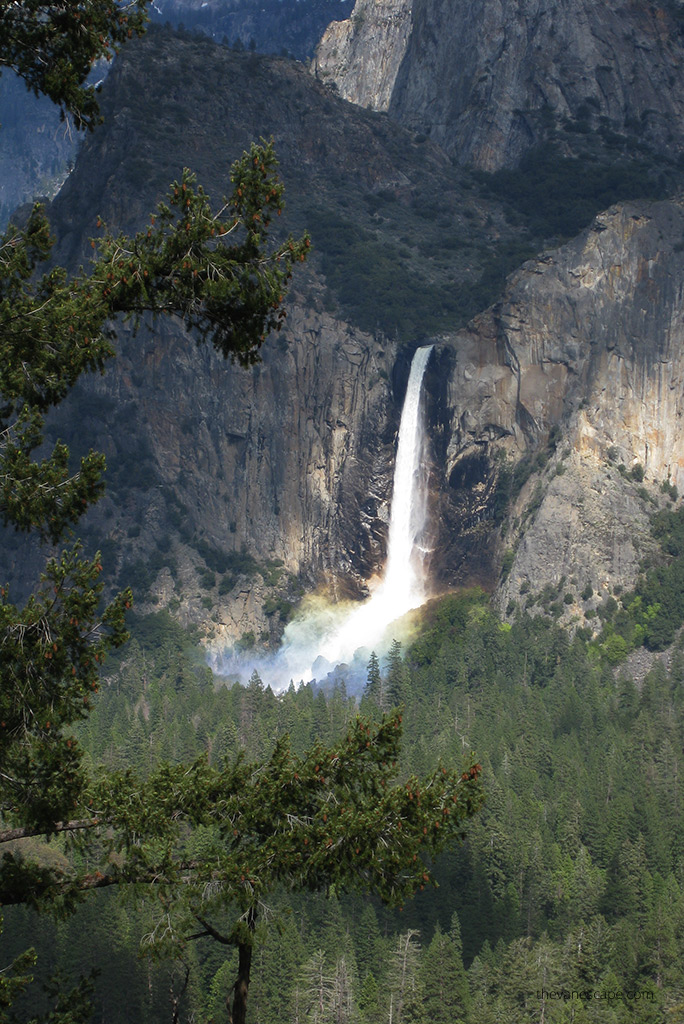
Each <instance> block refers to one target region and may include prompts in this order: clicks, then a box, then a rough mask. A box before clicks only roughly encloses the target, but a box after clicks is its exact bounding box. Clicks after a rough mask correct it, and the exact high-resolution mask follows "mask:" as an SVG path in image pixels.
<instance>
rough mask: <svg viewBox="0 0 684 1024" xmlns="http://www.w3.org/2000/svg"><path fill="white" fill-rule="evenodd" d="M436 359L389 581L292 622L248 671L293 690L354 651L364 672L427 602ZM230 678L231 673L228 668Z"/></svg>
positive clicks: (399, 471)
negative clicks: (400, 623)
mask: <svg viewBox="0 0 684 1024" xmlns="http://www.w3.org/2000/svg"><path fill="white" fill-rule="evenodd" d="M431 352H432V345H428V346H426V347H424V348H419V349H418V350H417V351H416V353H415V354H414V356H413V361H412V363H411V372H410V374H409V379H408V384H407V386H406V396H405V398H404V406H403V409H402V412H401V421H400V424H399V439H398V444H397V458H396V463H395V468H394V485H393V490H392V504H391V507H390V525H389V535H388V542H387V563H386V565H385V572H384V575H383V578H382V579H381V580H380V582H379V583H378V584H377V586H376V588H375V589H374V590H373V592H372V593H371V596H370V597H369V598H368V600H366V601H364V602H363V603H362V604H356V605H354V606H352V608H351V610H349V606H347V608H346V609H345V611H344V612H342V611H341V609H339V608H338V607H335V606H333V607H330V606H328V607H327V608H325V609H323V610H318V611H315V612H311V613H310V614H309V615H305V616H304V617H302V618H300V619H296V620H295V621H293V622H291V623H289V625H288V626H287V628H286V630H285V634H284V636H283V643H282V646H281V648H280V650H279V651H278V653H277V654H276V655H275V656H274V657H273V658H271V659H268V658H267V659H262V658H255V659H253V660H250V661H249V663H248V664H247V663H245V664H243V665H242V666H241V667H242V668H243V669H247V670H248V671H251V669H252V668H256V670H257V671H258V673H259V675H260V676H261V678H262V679H263V680H264V682H268V683H270V685H271V686H272V687H273V689H275V690H280V689H283V687H285V686H288V685H289V682H290V680H293V681H294V682H295V683H296V682H299V681H300V680H303V681H305V682H308V681H310V680H311V679H313V678H314V677H316V678H318V679H320V678H322V677H324V676H325V675H326V674H327V673H328V672H329V671H331V670H332V669H334V668H335V666H336V665H339V664H340V663H350V662H352V661H353V660H354V654H355V652H360V654H361V656H362V658H363V664H364V667H365V662H366V661H367V659H368V655H369V654H370V651H371V650H372V649H373V648H375V649H376V650H377V649H379V648H381V647H382V646H383V640H386V641H388V640H389V639H391V637H389V638H388V637H387V636H386V634H387V632H388V627H389V626H390V624H391V623H393V622H395V621H396V620H397V619H400V618H401V617H402V616H404V615H406V613H407V612H409V611H411V610H412V609H413V608H418V607H419V606H420V605H421V604H423V603H424V601H425V600H426V597H427V593H426V587H425V577H424V566H423V562H424V556H425V549H424V547H423V546H422V545H421V539H422V538H421V535H422V533H423V531H424V528H425V521H426V513H427V473H426V471H425V466H424V458H423V456H424V447H425V444H424V429H423V417H422V415H421V401H420V399H421V391H422V384H423V377H424V375H425V370H426V367H427V364H428V360H429V358H430V354H431ZM357 661H358V658H357ZM216 667H217V668H218V665H217V666H216ZM235 667H236V668H237V667H238V666H235ZM224 671H231V669H230V666H229V665H227V664H225V663H224Z"/></svg>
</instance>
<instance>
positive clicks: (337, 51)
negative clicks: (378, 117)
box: [312, 0, 412, 110]
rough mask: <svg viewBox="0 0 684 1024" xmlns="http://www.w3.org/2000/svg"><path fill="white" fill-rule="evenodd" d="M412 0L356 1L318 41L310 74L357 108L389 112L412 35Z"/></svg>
mask: <svg viewBox="0 0 684 1024" xmlns="http://www.w3.org/2000/svg"><path fill="white" fill-rule="evenodd" d="M411 7H412V0H357V3H356V6H355V7H354V12H353V14H352V16H351V17H350V18H348V19H347V20H346V21H333V22H331V24H330V25H329V26H328V28H327V29H326V31H325V34H324V35H323V38H322V39H321V42H320V43H319V45H318V48H317V50H316V55H315V57H314V60H313V65H312V67H313V70H314V74H315V75H316V76H317V77H319V76H320V78H321V79H322V80H323V81H329V82H334V83H335V85H336V87H337V89H338V90H339V92H340V95H341V96H343V97H344V99H346V100H350V102H352V103H357V104H358V105H359V106H361V107H369V108H370V109H371V110H388V108H389V105H390V101H391V98H392V90H393V89H394V83H395V82H396V79H397V75H398V74H399V68H400V67H401V62H402V61H403V59H404V55H405V53H406V47H407V45H408V41H409V36H410V34H411Z"/></svg>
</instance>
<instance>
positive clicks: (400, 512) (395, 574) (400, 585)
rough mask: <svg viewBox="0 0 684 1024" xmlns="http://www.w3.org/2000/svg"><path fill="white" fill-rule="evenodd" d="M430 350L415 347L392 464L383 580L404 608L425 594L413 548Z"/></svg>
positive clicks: (420, 505) (422, 507)
mask: <svg viewBox="0 0 684 1024" xmlns="http://www.w3.org/2000/svg"><path fill="white" fill-rule="evenodd" d="M431 352H432V345H428V346H426V347H425V348H419V349H418V350H417V351H416V353H415V355H414V356H413V362H412V363H411V372H410V374H409V379H408V384H407V386H406V397H405V398H404V407H403V409H402V412H401V422H400V424H399V441H398V444H397V460H396V463H395V467H394V486H393V489H392V504H391V506H390V509H391V515H390V527H389V538H388V544H387V566H386V568H385V577H384V580H383V584H382V586H383V589H384V590H387V591H388V592H389V593H394V594H401V598H400V601H401V602H402V603H406V606H407V611H408V610H409V609H410V608H415V607H417V605H418V604H422V602H423V600H424V597H425V592H424V580H423V574H422V557H420V558H419V560H418V561H419V564H418V565H416V558H417V555H418V552H416V550H415V548H416V544H417V541H418V540H419V538H420V535H421V533H422V531H423V528H424V527H425V516H426V512H427V492H426V483H427V478H426V475H425V474H424V473H421V468H422V466H421V463H422V456H423V447H424V432H423V420H422V417H421V415H420V412H421V410H420V396H421V392H422V387H423V377H424V376H425V369H426V367H427V364H428V360H429V358H430V353H431Z"/></svg>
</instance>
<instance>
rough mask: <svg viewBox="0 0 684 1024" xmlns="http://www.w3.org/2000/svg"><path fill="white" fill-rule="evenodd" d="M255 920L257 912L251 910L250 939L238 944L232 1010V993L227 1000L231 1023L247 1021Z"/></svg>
mask: <svg viewBox="0 0 684 1024" xmlns="http://www.w3.org/2000/svg"><path fill="white" fill-rule="evenodd" d="M255 922H256V914H255V913H254V911H253V910H251V911H250V912H249V917H248V918H247V923H248V925H249V932H250V937H249V941H248V942H240V943H239V944H238V973H237V978H236V980H235V984H234V985H233V1006H232V1010H231V1007H230V994H229V995H228V999H227V1000H226V1003H227V1006H228V1020H229V1021H230V1024H246V1021H247V994H248V992H249V974H250V971H251V968H252V948H253V943H252V936H253V935H254V925H255Z"/></svg>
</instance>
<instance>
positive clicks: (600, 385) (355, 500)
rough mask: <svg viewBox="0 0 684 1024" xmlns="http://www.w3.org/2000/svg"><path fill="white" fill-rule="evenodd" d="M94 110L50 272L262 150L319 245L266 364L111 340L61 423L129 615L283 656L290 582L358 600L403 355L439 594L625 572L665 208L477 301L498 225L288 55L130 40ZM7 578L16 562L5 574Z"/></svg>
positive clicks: (671, 207)
mask: <svg viewBox="0 0 684 1024" xmlns="http://www.w3.org/2000/svg"><path fill="white" fill-rule="evenodd" d="M208 91H209V92H210V93H211V95H212V102H211V104H208V103H207V102H206V96H207V93H208ZM103 112H104V114H105V125H104V126H103V128H102V129H101V130H100V131H98V132H97V133H95V134H94V136H93V137H92V138H90V139H88V140H87V141H86V144H85V145H84V146H83V148H82V151H81V153H80V154H79V158H78V161H77V165H76V167H75V169H74V172H73V173H72V175H70V177H69V179H68V181H67V183H66V184H65V186H64V188H63V189H62V191H61V193H60V195H59V196H58V198H57V199H56V200H55V201H54V203H53V204H52V208H51V216H52V219H53V223H54V226H55V229H56V233H57V236H58V238H59V246H58V252H57V256H58V258H59V260H60V261H61V262H63V263H66V264H67V265H69V266H72V267H73V266H76V265H78V263H79V262H81V261H83V260H84V259H85V258H86V257H87V253H88V252H89V245H88V238H89V236H90V234H92V233H94V232H95V223H96V218H97V216H98V215H102V216H103V217H104V219H105V220H107V221H108V222H109V223H110V225H111V226H112V227H114V228H118V227H120V228H123V229H126V230H131V229H134V228H136V227H137V226H138V225H139V224H140V223H141V222H142V220H143V218H145V217H146V215H147V213H148V212H149V210H150V209H151V208H152V207H153V205H154V202H155V201H156V199H158V198H160V197H161V195H162V194H163V190H164V187H165V186H166V185H167V183H168V182H169V181H170V180H172V179H173V178H174V177H177V176H178V175H179V174H180V171H181V169H182V167H183V166H184V165H187V166H192V167H193V168H194V169H195V170H197V171H198V173H199V176H200V179H201V181H202V183H203V184H204V185H205V186H206V187H207V189H208V191H209V192H210V193H213V194H218V195H220V194H221V191H222V188H223V182H224V181H225V174H226V170H227V167H228V165H229V164H230V161H231V160H232V159H234V158H235V156H237V155H238V154H239V153H240V152H241V150H242V149H243V148H245V147H246V146H248V145H249V143H250V141H251V140H252V139H253V138H255V137H258V136H259V135H263V136H267V137H268V136H273V138H274V141H275V145H276V149H277V152H278V154H279V156H280V160H281V168H282V175H283V178H284V181H285V185H286V189H287V196H288V201H289V202H288V212H287V224H286V229H289V228H292V229H293V230H301V228H303V227H304V226H309V227H311V229H312V231H313V236H314V242H315V243H316V253H315V255H314V258H313V260H312V264H311V266H310V267H309V268H307V269H305V270H304V272H303V273H302V274H301V275H300V276H299V277H298V278H297V280H296V281H295V285H294V289H293V292H292V295H291V299H290V301H289V304H288V314H289V315H288V327H287V329H286V330H285V331H284V332H283V334H282V335H281V336H280V337H278V338H277V339H273V340H270V341H269V342H268V344H267V345H266V346H265V348H264V352H263V357H264V358H263V362H262V363H261V364H260V365H258V366H256V367H254V368H252V369H250V370H242V369H240V368H238V367H234V366H230V365H226V364H224V363H223V362H221V361H220V360H219V359H218V357H216V356H215V355H214V354H213V353H211V352H209V351H207V350H204V349H198V348H197V347H196V346H195V344H194V341H193V339H192V338H189V337H188V336H187V335H185V334H184V332H183V331H182V330H180V329H179V328H178V326H177V325H175V324H173V323H166V324H155V325H148V326H147V327H145V328H144V329H143V330H142V331H141V332H140V333H139V334H138V335H133V334H132V333H131V332H130V330H129V329H128V328H126V327H125V326H122V327H121V328H120V330H119V332H118V334H119V354H118V357H117V359H116V360H115V361H114V363H113V364H112V366H111V368H110V369H109V370H108V372H107V374H106V375H105V376H104V377H103V378H101V379H97V380H92V381H89V382H87V383H86V384H85V385H84V386H83V387H82V388H81V389H79V393H78V394H77V395H75V396H74V403H75V404H71V405H69V406H65V407H64V408H63V409H62V410H61V411H60V414H59V416H58V417H56V419H55V422H54V424H53V430H54V432H55V433H60V434H62V435H63V436H66V438H67V439H68V440H69V441H70V442H71V443H73V444H74V446H75V447H76V448H78V447H79V446H82V445H86V446H90V445H92V446H93V447H99V448H102V449H103V450H104V451H105V452H106V454H107V458H108V466H109V470H108V472H109V489H108V494H107V496H106V497H105V499H104V501H103V502H102V504H101V506H100V507H99V509H98V510H97V511H96V512H95V514H94V516H93V518H92V520H91V521H90V522H89V523H88V524H87V525H86V531H85V532H86V538H87V540H88V542H89V543H92V544H99V545H100V546H101V547H102V549H103V554H104V556H105V561H106V562H107V565H108V567H109V571H110V576H111V577H114V578H115V579H116V578H117V577H118V581H119V582H121V583H124V582H132V583H133V585H134V587H135V588H136V590H137V592H138V602H139V604H138V607H139V609H140V610H143V611H144V610H149V609H151V608H153V607H160V606H168V607H169V608H171V609H172V610H173V611H175V613H176V614H178V615H179V616H180V617H181V619H182V620H183V621H185V622H192V621H194V622H202V623H203V625H204V627H205V628H206V630H207V633H208V635H214V636H217V637H221V638H223V639H224V640H226V641H230V642H235V641H241V642H243V643H245V644H247V643H251V642H253V641H254V640H255V638H257V637H259V636H260V637H261V638H262V640H264V641H267V640H270V641H272V642H274V641H275V640H277V638H278V636H279V634H280V632H281V630H282V627H283V623H284V621H285V620H286V619H287V618H288V616H289V615H290V614H291V610H292V607H293V605H294V604H296V601H297V600H298V598H299V596H301V594H302V593H303V592H304V591H308V590H311V589H314V588H320V587H324V588H325V589H326V590H327V592H328V594H330V595H332V596H341V595H352V596H360V595H362V594H363V593H364V592H365V588H366V582H367V581H368V579H369V578H370V577H371V576H372V574H373V573H374V572H377V571H378V569H379V568H380V567H381V566H382V564H383V560H384V557H385V549H386V536H387V523H388V518H389V515H388V513H389V500H390V495H391V483H392V472H393V462H394V451H395V436H396V431H397V427H398V423H399V417H400V412H401V405H402V401H403V395H404V390H405V386H406V380H407V377H408V370H409V364H410V358H411V353H412V351H413V349H414V348H415V346H416V344H419V343H425V342H426V341H428V340H431V341H433V342H435V354H434V355H433V358H432V360H431V363H430V366H429V368H428V372H427V374H426V378H425V389H426V404H427V411H428V417H429V421H430V433H431V465H432V469H431V489H432V498H431V506H432V527H431V545H432V547H433V555H432V563H431V571H432V576H433V580H434V587H435V589H436V590H440V589H443V588H445V587H452V586H458V585H462V584H465V583H474V582H476V583H480V584H482V585H484V586H485V587H487V588H488V589H490V590H495V589H497V588H498V589H497V593H498V599H499V601H500V603H501V607H502V609H503V610H504V611H505V610H506V609H507V608H508V607H509V605H511V603H512V602H513V603H514V602H517V601H520V600H523V599H525V600H529V598H526V597H525V595H526V594H527V593H530V591H532V590H534V591H537V590H540V589H543V588H544V586H545V584H546V583H548V584H549V585H551V584H552V583H553V585H554V586H555V585H557V583H558V580H564V581H565V580H566V579H567V580H575V583H574V584H572V588H571V589H572V593H573V604H572V605H570V604H569V603H568V605H567V614H568V616H571V615H574V616H575V617H580V618H581V616H582V615H583V614H584V612H585V611H587V610H589V606H586V602H585V603H584V604H582V603H581V602H580V600H579V592H580V591H581V590H584V591H586V590H587V587H588V586H589V585H591V588H592V589H593V591H594V592H595V593H601V592H604V591H605V589H606V588H611V587H613V586H615V585H623V586H624V585H626V584H628V583H629V581H630V580H631V579H632V578H633V576H634V574H635V572H636V570H637V566H638V561H639V557H640V548H642V549H643V547H644V545H648V543H649V541H648V512H649V508H650V504H649V495H650V498H651V499H653V500H660V499H659V498H656V497H654V496H655V495H656V494H657V493H658V492H657V486H656V485H657V484H661V483H663V482H668V481H669V484H670V485H672V486H673V485H677V486H681V485H682V483H683V482H684V457H683V456H682V455H681V451H682V450H683V449H682V435H681V422H682V409H681V404H682V399H681V375H682V352H683V348H682V318H681V312H680V307H681V298H682V290H683V288H684V257H683V255H682V238H683V237H684V212H683V208H682V204H681V202H679V201H663V202H660V203H648V202H646V201H640V202H638V203H632V204H629V203H627V204H625V203H623V204H620V205H617V206H613V207H612V208H611V209H609V210H608V211H607V212H604V213H601V214H599V215H598V216H597V217H596V219H595V220H594V222H593V223H592V225H591V226H590V227H589V228H588V229H586V230H585V231H584V232H583V233H582V234H580V235H579V236H578V237H577V238H576V239H574V240H573V241H571V242H569V243H567V244H566V245H565V246H563V247H561V248H557V249H555V250H550V251H548V252H546V253H545V254H543V255H542V256H541V257H539V258H537V259H535V260H532V261H530V262H527V263H526V264H525V265H524V266H523V267H522V268H521V269H520V270H519V271H518V272H517V273H515V274H514V275H513V276H512V277H511V278H510V279H509V281H508V283H507V285H506V286H505V288H504V290H503V293H502V294H501V297H500V298H499V299H498V301H496V302H494V303H493V304H491V302H492V299H493V298H495V297H496V295H497V294H499V293H500V292H501V281H502V269H503V268H504V267H505V266H506V263H505V259H511V258H515V254H516V253H517V252H519V250H518V249H516V244H517V241H516V240H517V236H519V235H520V234H521V231H522V229H521V226H520V220H519V218H516V217H513V216H512V215H510V213H509V211H508V208H507V207H506V205H505V204H503V205H502V203H501V202H499V201H498V200H497V198H496V195H493V194H492V193H491V191H490V190H488V189H487V188H482V189H480V188H479V187H478V186H477V182H476V180H474V179H473V178H472V176H471V175H470V174H469V172H467V171H464V170H462V169H460V168H459V167H458V165H456V164H454V163H453V162H452V161H451V160H450V159H449V158H448V157H447V156H446V155H445V153H444V152H443V150H442V149H441V148H440V147H438V146H436V145H434V144H433V143H432V142H430V141H429V140H427V139H425V137H424V136H421V135H415V134H413V133H411V132H410V131H409V130H407V129H405V128H403V127H401V126H400V125H397V124H396V122H394V121H393V120H392V119H391V118H390V117H388V116H387V115H385V114H382V113H378V112H373V111H369V110H365V109H362V108H360V107H359V106H356V105H353V104H349V103H347V102H345V101H344V100H342V99H340V98H339V97H338V96H336V95H334V93H331V91H330V90H329V89H328V88H326V86H325V85H324V83H322V82H321V81H320V80H318V81H317V80H316V79H315V77H314V76H311V75H310V74H308V73H307V71H306V69H305V68H304V67H303V66H302V65H300V64H297V63H296V62H292V61H288V60H283V59H280V58H265V57H258V56H256V55H255V54H247V53H243V54H240V53H234V52H232V51H230V50H229V49H228V48H226V47H218V46H215V45H214V44H213V43H211V42H210V41H209V40H203V39H197V38H188V37H187V36H186V37H183V38H179V37H178V36H175V35H173V34H172V33H170V32H167V31H162V30H157V31H154V32H151V33H150V35H149V37H148V38H147V39H146V40H144V41H143V42H141V43H137V44H134V45H131V47H129V48H127V49H126V52H125V55H124V57H123V59H121V60H120V61H119V62H118V63H117V65H116V66H115V68H114V69H113V71H112V74H111V75H110V77H109V79H108V82H107V84H106V86H105V89H104V91H103ZM504 257H505V259H504ZM502 260H504V262H501V261H502ZM509 265H510V264H509ZM486 281H488V282H489V284H488V286H487V287H488V288H489V290H487V287H485V284H484V282H486ZM350 282H351V283H352V284H351V287H350ZM361 297H363V301H361ZM402 303H403V305H402ZM485 307H488V308H485ZM478 310H483V311H481V312H478ZM473 313H477V315H476V316H475V317H474V319H470V317H471V316H472V314H473ZM468 321H469V322H468ZM407 325H408V328H407ZM402 331H403V333H402ZM620 466H622V467H623V468H622V469H620V468H619V467H620ZM635 466H639V467H641V468H642V472H643V474H644V477H645V479H644V481H643V482H642V481H639V480H638V479H636V478H635V476H634V472H633V470H634V467H635ZM643 485H645V488H646V489H644V486H643ZM644 495H646V497H644ZM662 500H665V499H664V498H663V499H662ZM502 565H503V567H504V573H503V578H501V579H500V573H501V568H502ZM26 566H27V562H26V560H25V557H24V554H23V553H22V552H21V551H19V552H17V553H16V554H15V555H14V566H13V567H12V566H9V567H8V571H9V572H10V575H12V569H13V575H14V578H15V580H16V579H20V578H21V577H22V574H25V571H26ZM575 599H577V600H575Z"/></svg>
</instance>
